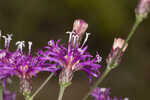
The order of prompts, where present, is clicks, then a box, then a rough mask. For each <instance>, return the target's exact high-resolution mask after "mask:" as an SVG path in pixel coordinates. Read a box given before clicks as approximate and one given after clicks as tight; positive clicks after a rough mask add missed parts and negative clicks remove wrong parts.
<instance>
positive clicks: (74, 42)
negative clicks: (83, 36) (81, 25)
mask: <svg viewBox="0 0 150 100" xmlns="http://www.w3.org/2000/svg"><path fill="white" fill-rule="evenodd" d="M72 37H73V46H75V45H76V42H77V41H78V39H79V36H78V35H73V36H72Z"/></svg>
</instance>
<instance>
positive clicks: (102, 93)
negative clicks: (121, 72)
mask: <svg viewBox="0 0 150 100" xmlns="http://www.w3.org/2000/svg"><path fill="white" fill-rule="evenodd" d="M91 96H92V97H94V100H129V99H128V98H120V97H116V96H115V97H111V96H110V89H109V88H98V87H97V88H95V89H94V90H93V92H92V93H91Z"/></svg>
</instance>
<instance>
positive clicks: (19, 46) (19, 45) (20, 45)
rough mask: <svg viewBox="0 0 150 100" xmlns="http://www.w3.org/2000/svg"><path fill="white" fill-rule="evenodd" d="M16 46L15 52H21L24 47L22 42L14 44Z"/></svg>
mask: <svg viewBox="0 0 150 100" xmlns="http://www.w3.org/2000/svg"><path fill="white" fill-rule="evenodd" d="M16 45H18V48H17V50H18V51H19V50H20V51H21V52H22V49H23V47H25V42H24V41H18V42H16Z"/></svg>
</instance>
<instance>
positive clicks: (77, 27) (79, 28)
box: [73, 19, 88, 37]
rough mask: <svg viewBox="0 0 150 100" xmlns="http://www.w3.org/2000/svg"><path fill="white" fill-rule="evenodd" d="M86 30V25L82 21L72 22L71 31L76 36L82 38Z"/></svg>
mask: <svg viewBox="0 0 150 100" xmlns="http://www.w3.org/2000/svg"><path fill="white" fill-rule="evenodd" d="M87 28H88V24H87V23H86V22H85V21H84V20H82V19H77V20H75V21H74V24H73V31H74V32H75V33H76V34H78V36H79V37H80V36H82V35H83V34H84V33H85V31H86V30H87Z"/></svg>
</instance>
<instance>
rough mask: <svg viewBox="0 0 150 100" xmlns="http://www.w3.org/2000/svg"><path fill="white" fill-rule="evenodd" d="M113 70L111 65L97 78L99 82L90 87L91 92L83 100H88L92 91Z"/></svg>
mask: <svg viewBox="0 0 150 100" xmlns="http://www.w3.org/2000/svg"><path fill="white" fill-rule="evenodd" d="M110 71H111V69H110V67H107V68H106V69H105V71H104V73H103V74H102V76H101V77H100V78H99V79H98V80H97V82H96V83H95V84H94V85H93V86H92V87H91V88H90V90H89V92H88V93H87V94H86V95H85V96H84V98H83V100H86V99H87V98H88V97H89V96H90V94H91V92H92V91H93V90H94V89H95V88H96V87H97V86H98V85H99V84H100V83H101V82H102V81H103V79H104V78H105V77H106V76H107V75H108V73H109V72H110Z"/></svg>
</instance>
